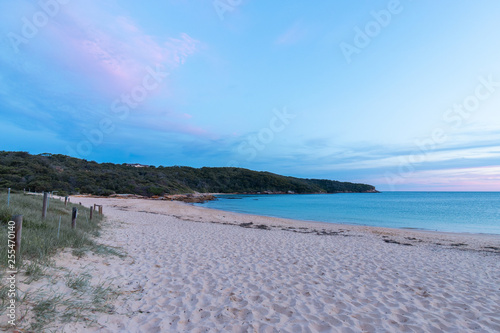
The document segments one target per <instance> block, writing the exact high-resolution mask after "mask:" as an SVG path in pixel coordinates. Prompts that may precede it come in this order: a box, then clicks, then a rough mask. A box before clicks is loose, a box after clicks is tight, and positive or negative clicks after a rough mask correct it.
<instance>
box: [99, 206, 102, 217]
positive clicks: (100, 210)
mask: <svg viewBox="0 0 500 333" xmlns="http://www.w3.org/2000/svg"><path fill="white" fill-rule="evenodd" d="M99 215H102V205H100V206H99Z"/></svg>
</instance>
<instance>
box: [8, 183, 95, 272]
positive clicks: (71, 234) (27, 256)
mask: <svg viewBox="0 0 500 333" xmlns="http://www.w3.org/2000/svg"><path fill="white" fill-rule="evenodd" d="M49 200H50V202H49V209H48V211H47V217H46V218H45V220H42V205H43V196H41V195H28V194H23V193H11V196H10V206H9V207H7V193H6V191H0V267H3V266H5V265H6V264H7V237H8V232H7V231H8V230H7V223H8V221H10V220H11V219H12V216H13V215H23V229H22V242H21V256H20V260H19V261H18V262H16V264H17V265H18V267H19V266H20V265H22V264H23V261H25V260H29V262H30V263H31V264H32V265H33V263H47V261H48V260H49V259H50V257H51V256H52V255H53V254H55V253H56V251H57V249H61V248H73V249H75V250H78V249H80V250H82V249H85V248H91V247H93V246H96V244H95V242H94V241H93V240H92V237H96V236H98V235H99V230H100V222H101V221H102V216H100V215H99V214H94V216H93V219H92V220H90V219H89V215H90V208H88V207H83V206H81V205H78V204H76V205H75V203H69V204H68V205H67V206H65V205H64V202H62V201H61V200H59V199H55V198H52V199H49ZM73 207H77V208H78V217H77V220H76V228H75V229H71V211H72V208H73ZM59 217H61V227H60V230H59V237H58V236H57V232H58V228H59Z"/></svg>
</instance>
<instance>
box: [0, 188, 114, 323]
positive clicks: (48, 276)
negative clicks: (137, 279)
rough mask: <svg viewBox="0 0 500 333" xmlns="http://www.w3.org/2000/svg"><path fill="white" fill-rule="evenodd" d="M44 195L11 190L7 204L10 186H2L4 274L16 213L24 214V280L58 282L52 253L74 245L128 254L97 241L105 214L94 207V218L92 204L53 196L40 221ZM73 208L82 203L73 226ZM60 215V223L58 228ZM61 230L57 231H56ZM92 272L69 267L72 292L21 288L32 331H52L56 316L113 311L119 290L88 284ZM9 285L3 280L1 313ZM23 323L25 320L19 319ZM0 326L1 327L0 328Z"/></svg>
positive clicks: (76, 250)
mask: <svg viewBox="0 0 500 333" xmlns="http://www.w3.org/2000/svg"><path fill="white" fill-rule="evenodd" d="M42 206H43V196H42V195H33V194H24V193H23V192H14V193H11V195H10V205H9V206H8V207H7V191H6V190H2V189H0V278H3V277H4V276H3V275H4V272H5V271H6V268H7V264H8V260H7V258H8V257H7V256H8V252H7V249H8V246H7V245H8V242H7V240H8V228H7V226H8V221H10V220H11V219H12V216H13V215H23V229H22V241H21V254H20V258H19V259H20V260H16V266H17V269H18V271H19V272H20V273H21V275H20V276H22V280H21V281H22V283H24V284H31V283H32V282H33V281H38V280H40V279H45V280H47V281H48V282H47V281H46V282H47V283H48V284H49V285H50V284H56V283H57V281H58V280H59V279H60V278H56V276H53V274H54V271H55V270H56V271H57V270H59V271H60V270H63V271H64V270H65V268H63V267H62V268H61V267H55V266H54V265H53V264H54V263H53V262H52V260H51V257H52V256H53V255H54V254H56V253H57V251H58V250H61V249H63V248H66V249H68V248H69V249H70V250H71V252H72V254H73V255H75V256H78V257H82V256H84V255H85V253H86V252H87V251H92V252H93V253H95V254H98V255H116V256H119V257H123V256H124V255H123V254H122V253H121V252H120V251H118V250H117V249H114V248H110V247H107V246H105V245H102V244H99V243H97V242H96V241H95V238H96V237H97V236H99V233H100V229H101V222H102V220H103V217H102V216H100V215H99V214H97V212H94V214H93V218H92V220H90V208H89V207H83V206H81V205H79V204H77V203H74V202H72V203H68V205H67V206H65V205H64V201H61V200H59V199H57V198H52V199H50V201H49V208H48V211H47V217H46V218H45V219H44V220H42ZM73 207H77V208H78V216H77V220H76V228H75V229H72V228H71V213H72V209H73ZM59 219H60V220H61V224H60V227H59ZM58 231H59V236H58ZM50 272H52V273H50ZM90 278H91V276H90V274H87V273H85V274H80V275H74V274H72V272H68V273H67V274H66V276H65V277H64V280H65V286H67V287H68V288H69V290H70V291H69V292H60V290H59V289H60V288H59V289H58V290H52V289H50V288H49V289H48V290H46V289H45V288H43V289H42V290H37V291H35V292H29V293H27V292H21V293H17V295H16V299H17V302H18V305H19V307H20V308H22V309H24V310H23V311H24V313H23V314H22V315H21V318H30V319H27V320H28V324H29V325H30V326H29V327H30V328H29V329H30V331H34V332H42V331H44V332H45V331H50V326H51V325H53V323H54V320H55V319H56V318H58V320H59V321H60V322H63V323H64V322H68V321H80V320H85V321H89V320H90V321H92V316H93V314H95V313H97V312H107V311H110V309H111V308H110V306H111V305H110V302H111V301H112V299H114V298H115V297H116V296H117V294H116V292H115V291H114V289H113V288H111V286H110V285H109V284H106V283H99V284H97V285H92V284H91V283H90ZM6 293H7V286H5V285H0V299H1V301H0V315H4V312H5V309H6V305H7V304H6V300H7V297H6V295H7V294H6ZM21 322H24V325H26V323H25V320H24V319H21ZM1 329H2V327H0V330H1Z"/></svg>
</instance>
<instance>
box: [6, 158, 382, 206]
mask: <svg viewBox="0 0 500 333" xmlns="http://www.w3.org/2000/svg"><path fill="white" fill-rule="evenodd" d="M6 187H10V188H13V189H17V190H23V189H26V190H27V189H30V190H31V191H59V193H58V194H60V195H65V194H75V193H88V194H95V195H111V194H114V193H131V194H138V195H145V196H153V195H163V194H175V193H192V192H204V193H257V192H261V193H263V192H267V193H277V192H281V193H288V192H293V193H340V192H376V191H375V187H373V186H371V185H366V184H355V183H347V182H338V181H332V180H318V179H301V178H294V177H286V176H280V175H276V174H273V173H269V172H257V171H252V170H247V169H242V168H230V167H226V168H200V169H196V168H191V167H181V166H172V167H163V166H160V167H155V166H142V165H127V164H121V165H120V164H113V163H97V162H94V161H87V160H82V159H77V158H73V157H69V156H65V155H53V154H40V155H31V154H29V153H26V152H6V151H0V188H6Z"/></svg>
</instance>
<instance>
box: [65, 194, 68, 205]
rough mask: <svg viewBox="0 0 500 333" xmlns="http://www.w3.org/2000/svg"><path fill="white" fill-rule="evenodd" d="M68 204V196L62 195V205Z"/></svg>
mask: <svg viewBox="0 0 500 333" xmlns="http://www.w3.org/2000/svg"><path fill="white" fill-rule="evenodd" d="M67 205H68V196H65V197H64V206H67Z"/></svg>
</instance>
